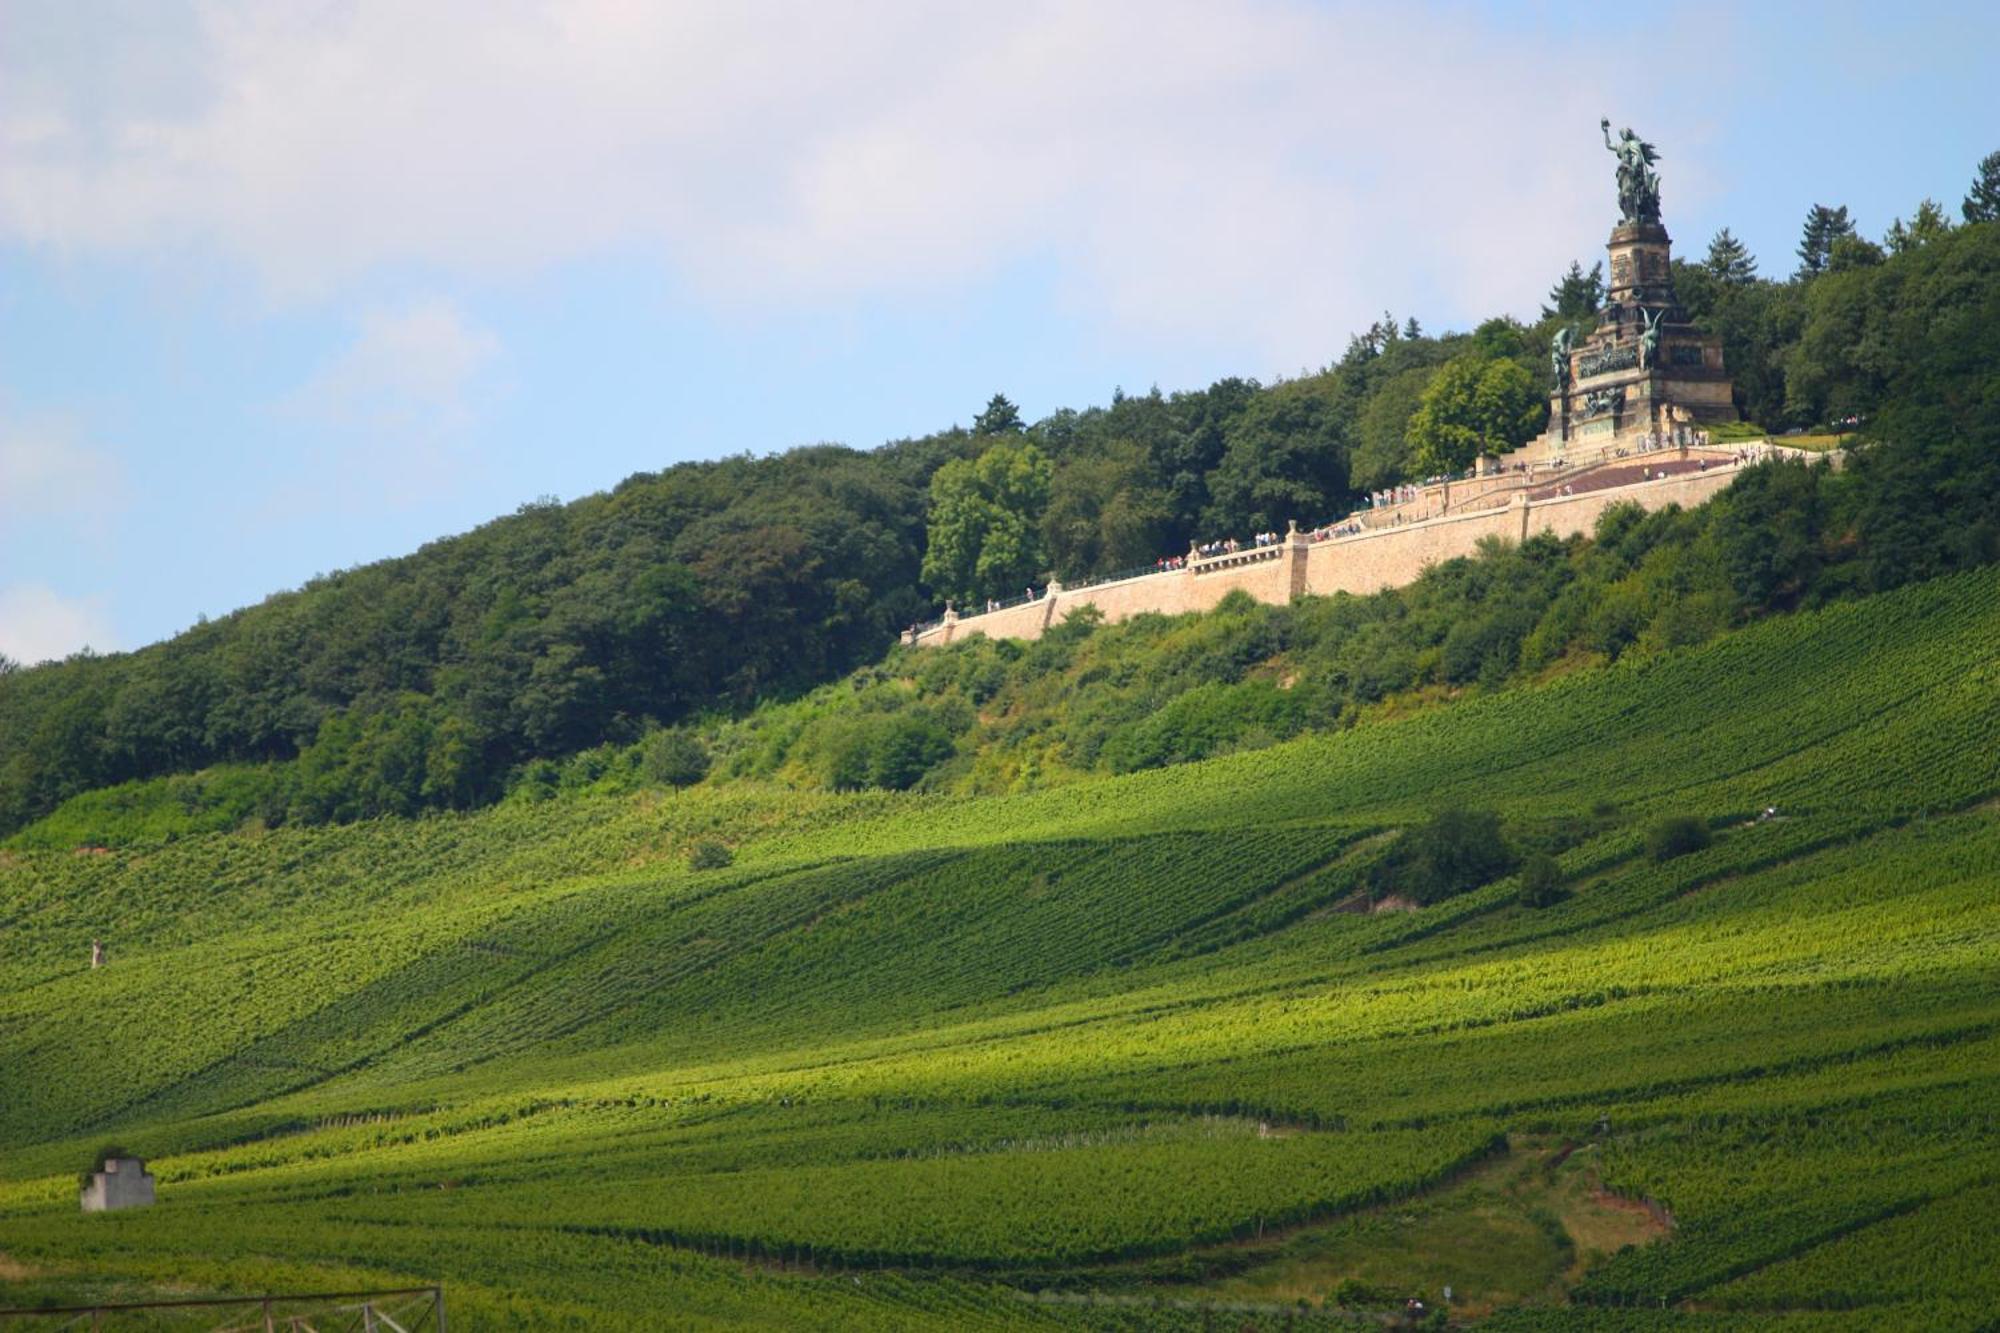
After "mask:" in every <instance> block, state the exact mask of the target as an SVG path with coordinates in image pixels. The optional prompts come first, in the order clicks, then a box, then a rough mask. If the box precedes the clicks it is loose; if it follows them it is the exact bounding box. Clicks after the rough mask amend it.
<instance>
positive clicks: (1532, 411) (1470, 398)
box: [1410, 355, 1548, 474]
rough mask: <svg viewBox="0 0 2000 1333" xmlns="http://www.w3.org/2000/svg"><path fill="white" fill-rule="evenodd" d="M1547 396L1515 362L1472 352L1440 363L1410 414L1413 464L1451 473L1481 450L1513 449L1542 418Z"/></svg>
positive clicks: (1544, 418) (1539, 425)
mask: <svg viewBox="0 0 2000 1333" xmlns="http://www.w3.org/2000/svg"><path fill="white" fill-rule="evenodd" d="M1547 420H1548V401H1547V399H1545V398H1543V397H1542V393H1541V390H1540V388H1539V387H1538V386H1537V385H1536V383H1535V377H1534V375H1533V374H1531V373H1530V372H1529V371H1528V370H1527V369H1526V368H1525V367H1524V366H1522V365H1521V363H1520V362H1518V361H1514V360H1511V359H1509V358H1505V357H1500V358H1495V359H1491V360H1488V359H1486V358H1483V357H1479V356H1477V355H1466V356H1460V357H1456V358H1454V359H1453V360H1451V361H1448V362H1446V363H1445V364H1444V366H1443V368H1442V369H1440V370H1439V371H1438V373H1437V375H1436V376H1435V377H1434V378H1433V379H1432V380H1431V382H1430V383H1429V384H1428V385H1427V386H1425V388H1424V392H1423V396H1422V397H1421V398H1420V399H1419V400H1418V403H1417V410H1416V414H1415V415H1414V416H1412V417H1411V418H1410V442H1411V444H1413V445H1414V446H1416V451H1417V466H1418V468H1419V469H1420V470H1422V471H1424V472H1426V473H1430V474H1436V473H1440V472H1456V471H1458V470H1460V469H1462V468H1465V467H1468V466H1470V465H1471V463H1472V462H1473V460H1474V459H1476V458H1478V457H1479V456H1480V455H1481V454H1488V453H1501V452H1504V451H1505V450H1508V449H1514V448H1518V447H1519V446H1520V445H1522V444H1525V443H1526V442H1527V441H1528V440H1529V439H1531V438H1533V437H1534V435H1535V433H1536V432H1537V431H1539V430H1541V428H1542V427H1543V426H1544V425H1545V424H1546V423H1547Z"/></svg>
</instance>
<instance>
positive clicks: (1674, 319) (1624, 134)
mask: <svg viewBox="0 0 2000 1333" xmlns="http://www.w3.org/2000/svg"><path fill="white" fill-rule="evenodd" d="M1599 128H1600V129H1601V130H1602V131H1603V133H1604V146H1605V147H1606V148H1608V149H1609V150H1610V151H1611V152H1612V154H1613V155H1614V156H1615V157H1617V159H1618V212H1619V218H1618V224H1617V225H1616V226H1615V227H1613V228H1612V229H1611V241H1610V244H1609V246H1608V249H1609V251H1610V260H1611V269H1610V272H1611V277H1610V281H1609V282H1608V284H1607V285H1606V287H1605V293H1604V296H1605V301H1604V308H1603V309H1602V310H1600V311H1599V312H1598V316H1597V328H1596V329H1595V330H1594V331H1593V332H1591V334H1590V335H1589V336H1588V337H1585V338H1581V339H1579V338H1577V337H1576V335H1575V331H1574V330H1572V329H1568V328H1564V329H1560V330H1558V331H1557V333H1556V336H1555V340H1554V342H1553V343H1552V344H1551V345H1550V347H1549V359H1550V362H1551V364H1552V367H1553V369H1554V371H1555V391H1554V392H1553V393H1552V394H1551V395H1550V397H1549V428H1548V431H1547V432H1546V433H1545V434H1544V435H1543V436H1542V438H1541V439H1540V440H1537V441H1535V442H1534V443H1532V444H1530V445H1528V446H1527V448H1526V449H1525V450H1524V451H1523V452H1526V453H1529V454H1530V455H1531V456H1536V457H1542V456H1561V455H1562V454H1563V453H1564V452H1565V451H1566V450H1568V449H1570V448H1573V447H1597V446H1602V445H1608V444H1612V443H1614V442H1618V443H1623V442H1624V441H1626V440H1628V439H1630V438H1631V437H1633V436H1637V435H1643V434H1648V433H1657V434H1658V435H1660V436H1662V437H1665V438H1672V437H1673V436H1674V433H1675V431H1676V429H1677V428H1682V429H1685V428H1687V427H1690V426H1700V425H1706V424H1710V423H1715V422H1722V421H1734V420H1736V419H1737V413H1736V405H1735V399H1734V395H1733V393H1732V388H1731V384H1730V380H1729V373H1728V372H1727V371H1726V370H1724V369H1723V365H1722V339H1720V338H1718V337H1716V336H1715V335H1713V334H1707V333H1703V332H1702V331H1701V330H1699V329H1697V328H1696V327H1695V326H1694V324H1693V322H1692V321H1691V320H1690V319H1689V318H1688V314H1687V311H1686V310H1685V309H1683V308H1682V306H1681V304H1680V301H1679V300H1678V299H1676V298H1675V296H1674V283H1673V275H1672V270H1671V268H1670V267H1669V265H1670V263H1671V261H1672V257H1673V253H1672V245H1671V241H1670V239H1669V237H1668V236H1667V229H1666V228H1665V227H1664V226H1662V225H1661V224H1660V173H1659V172H1658V171H1656V170H1655V169H1654V164H1655V163H1657V162H1658V161H1659V160H1660V155H1659V152H1658V150H1656V149H1655V148H1654V147H1653V145H1652V144H1650V143H1647V142H1646V141H1645V140H1644V139H1641V138H1640V137H1639V136H1638V135H1636V134H1634V133H1633V132H1632V131H1631V130H1630V129H1625V130H1621V131H1619V134H1618V137H1617V138H1616V139H1613V138H1612V137H1611V122H1610V121H1609V120H1604V121H1601V122H1599Z"/></svg>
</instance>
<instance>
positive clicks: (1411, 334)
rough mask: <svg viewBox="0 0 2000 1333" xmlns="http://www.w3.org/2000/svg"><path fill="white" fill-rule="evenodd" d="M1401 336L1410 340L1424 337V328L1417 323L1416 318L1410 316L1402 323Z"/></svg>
mask: <svg viewBox="0 0 2000 1333" xmlns="http://www.w3.org/2000/svg"><path fill="white" fill-rule="evenodd" d="M1403 336H1404V337H1405V338H1410V339H1416V338H1421V337H1423V336H1424V326H1423V325H1421V324H1419V323H1417V317H1416V316H1415V315H1411V316H1410V317H1409V318H1408V319H1406V320H1404V321H1403Z"/></svg>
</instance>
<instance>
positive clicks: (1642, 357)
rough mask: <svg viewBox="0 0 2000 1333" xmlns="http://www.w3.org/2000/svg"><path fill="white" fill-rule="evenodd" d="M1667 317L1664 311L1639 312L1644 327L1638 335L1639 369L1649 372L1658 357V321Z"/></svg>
mask: <svg viewBox="0 0 2000 1333" xmlns="http://www.w3.org/2000/svg"><path fill="white" fill-rule="evenodd" d="M1666 317H1667V312H1666V311H1664V310H1641V311H1640V312H1639V318H1640V319H1641V320H1643V321H1645V327H1644V328H1643V329H1642V330H1641V331H1640V333H1639V369H1641V370H1651V369H1652V368H1653V362H1654V361H1655V360H1657V359H1658V357H1659V355H1660V321H1661V320H1663V319H1665V318H1666Z"/></svg>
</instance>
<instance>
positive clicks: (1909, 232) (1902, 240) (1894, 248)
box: [1882, 199, 1951, 255]
mask: <svg viewBox="0 0 2000 1333" xmlns="http://www.w3.org/2000/svg"><path fill="white" fill-rule="evenodd" d="M1950 230H1951V219H1950V218H1949V217H1947V216H1946V215H1945V211H1944V208H1943V206H1942V205H1940V204H1939V203H1938V201H1937V200H1935V199H1925V200H1924V201H1922V202H1921V203H1919V204H1918V205H1917V208H1916V211H1915V212H1914V213H1912V214H1911V215H1910V220H1909V222H1908V223H1907V224H1905V223H1904V221H1903V220H1902V219H1901V218H1897V219H1896V220H1895V221H1894V222H1892V223H1890V224H1889V230H1888V232H1887V234H1885V235H1884V236H1883V238H1882V239H1883V243H1884V244H1885V245H1886V246H1887V247H1888V251H1889V253H1890V254H1892V255H1900V254H1905V253H1907V252H1908V251H1911V250H1917V249H1921V248H1922V247H1924V246H1926V245H1929V244H1930V243H1931V242H1932V241H1935V240H1937V239H1938V238H1939V237H1941V236H1943V235H1944V234H1945V233H1946V232H1948V231H1950Z"/></svg>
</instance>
